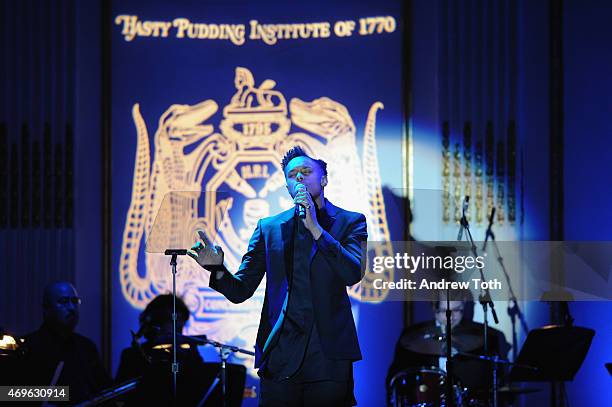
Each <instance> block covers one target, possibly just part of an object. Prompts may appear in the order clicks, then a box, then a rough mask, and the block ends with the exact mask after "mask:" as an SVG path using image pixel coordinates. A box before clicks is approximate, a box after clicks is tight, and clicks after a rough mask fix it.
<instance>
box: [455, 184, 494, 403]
mask: <svg viewBox="0 0 612 407" xmlns="http://www.w3.org/2000/svg"><path fill="white" fill-rule="evenodd" d="M465 202H466V203H467V202H469V197H468V196H466V197H465ZM466 206H467V205H465V206H464V207H463V208H464V210H463V216H462V217H461V227H462V228H463V229H465V232H466V234H467V237H468V240H469V241H470V245H471V247H472V254H473V255H474V258H476V257H478V249H477V248H476V244H475V243H474V238H473V237H472V232H471V231H470V224H469V222H468V220H467V217H466V216H465V209H466V208H465V207H466ZM478 270H479V271H480V281H482V282H484V281H485V278H484V272H483V271H482V269H481V268H479V269H478ZM483 291H484V292H483ZM478 301H479V302H480V305H482V312H483V316H484V324H483V332H484V352H485V355H487V356H488V354H489V343H488V342H489V338H488V336H489V319H488V308H489V307H490V308H491V314H492V315H493V320H494V321H495V323H496V324H499V319H498V318H497V312H496V311H495V304H494V303H493V301H492V300H491V292H490V291H489V287H487V288H485V289H484V290H483V289H482V288H481V292H480V295H479V297H478ZM493 407H497V362H496V361H495V360H494V361H493Z"/></svg>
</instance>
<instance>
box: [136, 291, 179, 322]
mask: <svg viewBox="0 0 612 407" xmlns="http://www.w3.org/2000/svg"><path fill="white" fill-rule="evenodd" d="M176 313H177V318H178V319H180V320H182V321H184V322H187V320H188V319H189V308H187V305H185V302H183V300H182V299H181V298H180V297H176ZM170 321H172V294H161V295H158V296H157V297H155V298H154V299H153V300H152V301H151V302H150V303H149V304H147V306H146V308H145V309H144V311H143V312H142V313H141V314H140V323H148V324H152V325H162V324H164V323H166V322H170Z"/></svg>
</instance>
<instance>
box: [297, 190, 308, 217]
mask: <svg viewBox="0 0 612 407" xmlns="http://www.w3.org/2000/svg"><path fill="white" fill-rule="evenodd" d="M295 189H296V193H297V192H300V191H301V190H306V185H304V184H297V185H296V186H295ZM295 211H296V212H297V214H298V217H299V218H300V219H306V208H304V207H303V206H302V205H300V204H295Z"/></svg>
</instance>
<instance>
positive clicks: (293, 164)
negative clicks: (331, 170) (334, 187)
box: [285, 157, 327, 199]
mask: <svg viewBox="0 0 612 407" xmlns="http://www.w3.org/2000/svg"><path fill="white" fill-rule="evenodd" d="M285 180H286V181H287V190H288V191H289V195H291V197H292V198H293V197H295V194H296V190H295V187H296V186H297V185H298V184H304V185H305V186H306V190H307V191H308V192H310V194H311V195H312V197H313V199H317V198H318V197H319V196H320V195H321V191H323V188H324V187H325V185H327V177H326V176H325V175H323V170H322V169H321V167H320V166H319V164H318V163H317V162H316V161H313V160H311V159H310V158H308V157H295V158H294V159H293V160H291V161H289V163H288V164H287V166H286V167H285Z"/></svg>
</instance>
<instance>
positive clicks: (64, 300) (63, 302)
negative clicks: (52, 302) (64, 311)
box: [57, 297, 83, 307]
mask: <svg viewBox="0 0 612 407" xmlns="http://www.w3.org/2000/svg"><path fill="white" fill-rule="evenodd" d="M82 302H83V301H82V300H81V297H60V298H58V300H57V305H61V306H62V307H65V306H66V305H68V304H69V303H72V305H81V303H82Z"/></svg>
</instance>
